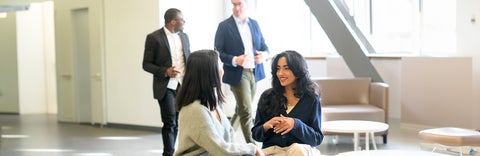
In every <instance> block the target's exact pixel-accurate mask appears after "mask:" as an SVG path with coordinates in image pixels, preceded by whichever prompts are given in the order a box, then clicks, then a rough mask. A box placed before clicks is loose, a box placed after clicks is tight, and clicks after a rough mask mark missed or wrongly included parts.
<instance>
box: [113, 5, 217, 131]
mask: <svg viewBox="0 0 480 156" xmlns="http://www.w3.org/2000/svg"><path fill="white" fill-rule="evenodd" d="M206 4H208V5H206ZM199 6H202V7H199ZM220 6H221V4H219V3H217V2H216V1H213V0H210V1H189V0H177V1H171V0H160V1H157V0H144V1H136V0H125V1H122V3H118V2H117V1H115V0H105V36H106V38H105V44H106V45H105V53H106V60H105V61H106V71H107V73H106V74H107V75H106V79H107V80H106V82H107V86H106V90H107V92H106V94H107V95H106V96H107V112H108V113H107V114H108V122H110V123H122V124H133V125H147V126H160V125H161V119H160V109H159V106H158V102H157V101H156V100H155V99H154V98H153V90H152V81H153V80H152V79H153V77H152V75H151V74H150V73H147V72H146V71H144V70H143V69H142V60H143V51H144V45H145V39H146V36H147V34H149V33H151V32H153V31H155V30H157V29H159V28H161V27H163V26H164V19H163V15H164V13H165V11H166V10H167V9H168V8H178V9H180V10H181V11H182V13H183V16H184V19H185V21H186V23H185V29H184V32H185V33H187V34H188V35H189V37H190V43H191V50H192V51H195V50H200V49H213V38H214V35H215V31H216V28H217V25H218V22H219V21H221V20H222V19H223V17H220V15H219V16H212V15H218V14H220V13H221V12H223V10H221V9H219V8H221V7H220ZM127 113H128V114H135V117H132V116H126V115H125V114H127Z"/></svg>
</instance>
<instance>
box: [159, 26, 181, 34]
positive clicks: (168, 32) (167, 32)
mask: <svg viewBox="0 0 480 156" xmlns="http://www.w3.org/2000/svg"><path fill="white" fill-rule="evenodd" d="M163 28H164V29H165V34H167V35H176V34H178V32H176V33H172V32H170V30H168V29H167V28H166V27H163Z"/></svg>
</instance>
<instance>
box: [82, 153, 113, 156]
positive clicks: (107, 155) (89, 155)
mask: <svg viewBox="0 0 480 156" xmlns="http://www.w3.org/2000/svg"><path fill="white" fill-rule="evenodd" d="M73 155H79V156H110V155H113V154H111V153H75V154H73Z"/></svg>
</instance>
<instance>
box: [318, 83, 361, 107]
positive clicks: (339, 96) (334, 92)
mask: <svg viewBox="0 0 480 156" xmlns="http://www.w3.org/2000/svg"><path fill="white" fill-rule="evenodd" d="M317 82H318V83H319V85H320V87H321V90H320V91H321V93H320V94H321V96H322V105H340V104H354V103H355V104H368V103H369V100H368V99H369V96H370V95H369V94H370V92H369V89H370V78H353V79H325V80H319V81H317Z"/></svg>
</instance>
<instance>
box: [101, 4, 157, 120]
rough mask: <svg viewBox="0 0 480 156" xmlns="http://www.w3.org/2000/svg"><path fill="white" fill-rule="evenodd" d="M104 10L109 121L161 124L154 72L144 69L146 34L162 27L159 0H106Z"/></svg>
mask: <svg viewBox="0 0 480 156" xmlns="http://www.w3.org/2000/svg"><path fill="white" fill-rule="evenodd" d="M104 11H105V63H106V64H105V66H106V71H107V72H106V76H105V78H106V83H107V84H106V88H105V90H106V98H107V100H106V105H107V115H108V117H107V119H108V122H109V123H122V124H132V125H149V126H160V124H161V120H160V110H159V107H158V104H157V102H156V101H155V100H154V99H153V93H152V76H151V75H150V74H149V73H147V72H145V71H143V69H142V59H143V48H144V45H145V39H146V35H147V34H148V33H150V32H152V31H154V30H156V29H158V28H159V27H160V26H159V25H158V23H159V18H160V17H159V14H158V0H142V1H136V0H124V1H122V2H121V3H118V1H116V0H105V10H104ZM127 114H129V115H127Z"/></svg>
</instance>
